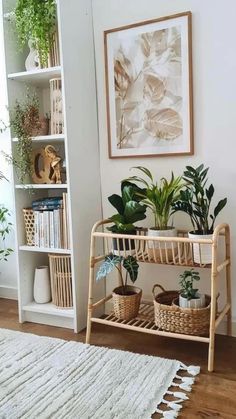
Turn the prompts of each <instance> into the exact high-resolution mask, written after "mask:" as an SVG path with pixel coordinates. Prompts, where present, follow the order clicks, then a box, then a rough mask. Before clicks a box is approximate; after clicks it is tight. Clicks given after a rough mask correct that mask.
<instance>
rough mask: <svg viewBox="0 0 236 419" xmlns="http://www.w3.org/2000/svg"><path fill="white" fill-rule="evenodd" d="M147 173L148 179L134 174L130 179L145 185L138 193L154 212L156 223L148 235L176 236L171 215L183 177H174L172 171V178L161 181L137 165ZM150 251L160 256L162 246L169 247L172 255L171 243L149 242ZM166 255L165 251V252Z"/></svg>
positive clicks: (169, 254)
mask: <svg viewBox="0 0 236 419" xmlns="http://www.w3.org/2000/svg"><path fill="white" fill-rule="evenodd" d="M134 169H138V170H139V171H141V172H142V173H144V174H145V175H146V177H147V178H148V181H146V180H145V179H143V178H142V177H139V176H132V177H131V178H129V179H128V180H131V181H132V182H133V181H135V182H139V183H141V184H143V185H144V186H145V189H143V190H142V192H139V191H137V192H136V194H137V195H138V196H140V197H141V198H142V203H143V204H145V205H146V206H147V207H148V208H149V209H150V210H151V212H152V214H153V220H154V225H153V226H152V227H150V228H149V229H148V235H149V236H152V237H176V236H177V231H176V228H175V227H173V226H172V225H170V217H171V215H172V205H173V204H174V203H175V202H176V201H177V200H179V198H180V191H181V189H182V187H183V182H182V178H181V177H179V176H178V177H174V174H173V172H172V174H171V179H170V180H169V181H168V180H167V179H166V178H161V179H160V181H159V183H158V182H156V181H154V179H153V176H152V174H151V172H150V171H149V170H148V169H147V168H146V167H142V166H138V167H135V168H134ZM148 247H149V249H152V250H151V251H150V253H153V252H154V251H155V253H156V256H157V257H159V256H160V250H159V249H160V248H163V249H167V252H168V256H169V257H171V255H172V246H171V243H170V244H168V243H167V242H165V243H160V247H159V244H158V243H153V242H151V241H150V242H148ZM163 257H165V252H164V254H163Z"/></svg>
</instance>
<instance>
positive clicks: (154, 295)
mask: <svg viewBox="0 0 236 419" xmlns="http://www.w3.org/2000/svg"><path fill="white" fill-rule="evenodd" d="M156 288H160V289H161V290H162V291H163V292H166V290H165V289H164V288H163V287H162V285H160V284H155V285H153V288H152V295H153V298H155V297H156V294H155V290H156Z"/></svg>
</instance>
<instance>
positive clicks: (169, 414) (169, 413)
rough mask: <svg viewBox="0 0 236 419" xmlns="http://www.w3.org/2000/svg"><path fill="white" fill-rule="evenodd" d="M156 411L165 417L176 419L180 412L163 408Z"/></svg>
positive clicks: (166, 418)
mask: <svg viewBox="0 0 236 419" xmlns="http://www.w3.org/2000/svg"><path fill="white" fill-rule="evenodd" d="M155 413H160V414H161V415H162V417H163V418H165V419H175V418H177V417H178V412H176V410H166V411H164V410H161V409H156V412H155Z"/></svg>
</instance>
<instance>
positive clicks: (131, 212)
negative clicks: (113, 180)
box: [107, 181, 146, 253]
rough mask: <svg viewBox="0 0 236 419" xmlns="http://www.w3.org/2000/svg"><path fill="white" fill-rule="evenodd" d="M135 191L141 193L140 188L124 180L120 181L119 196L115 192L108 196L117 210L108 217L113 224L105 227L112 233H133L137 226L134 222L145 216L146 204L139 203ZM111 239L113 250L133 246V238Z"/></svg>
mask: <svg viewBox="0 0 236 419" xmlns="http://www.w3.org/2000/svg"><path fill="white" fill-rule="evenodd" d="M137 192H140V193H141V192H142V189H141V188H139V187H137V186H136V185H134V184H132V183H131V182H125V181H124V182H122V183H121V196H120V195H117V194H113V195H111V196H109V198H108V200H109V202H110V203H111V205H112V206H113V207H114V208H115V209H116V210H117V214H114V215H112V216H111V217H109V220H110V221H112V222H113V223H114V224H113V225H112V226H111V227H108V228H107V229H108V230H109V231H111V232H112V233H116V234H130V235H135V234H136V230H137V227H136V226H135V225H134V223H136V222H137V221H141V220H144V219H145V218H146V206H145V205H143V204H142V203H140V200H141V199H140V197H139V196H138V195H137ZM112 241H113V251H114V252H118V253H119V252H123V251H124V250H130V249H134V248H135V243H134V240H129V239H125V240H123V239H116V238H113V240H112Z"/></svg>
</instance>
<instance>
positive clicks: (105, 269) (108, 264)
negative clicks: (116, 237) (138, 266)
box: [96, 253, 123, 281]
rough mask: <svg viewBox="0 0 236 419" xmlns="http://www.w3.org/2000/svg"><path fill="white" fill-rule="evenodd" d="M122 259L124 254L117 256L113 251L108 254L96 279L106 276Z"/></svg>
mask: <svg viewBox="0 0 236 419" xmlns="http://www.w3.org/2000/svg"><path fill="white" fill-rule="evenodd" d="M122 259H123V258H122V256H116V255H113V254H112V253H111V254H110V255H108V256H106V257H105V259H104V261H103V262H102V264H101V265H100V267H99V269H98V271H97V275H96V281H99V280H100V279H103V278H105V277H106V276H107V275H108V274H109V273H110V272H112V271H113V269H114V268H115V267H116V266H117V265H119V264H120V263H121V262H122Z"/></svg>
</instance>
